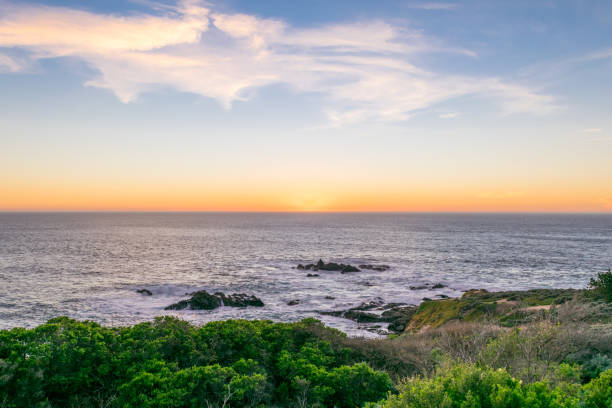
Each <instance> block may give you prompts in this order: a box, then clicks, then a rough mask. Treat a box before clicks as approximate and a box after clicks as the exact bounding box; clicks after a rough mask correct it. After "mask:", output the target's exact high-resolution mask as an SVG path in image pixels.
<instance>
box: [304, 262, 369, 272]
mask: <svg viewBox="0 0 612 408" xmlns="http://www.w3.org/2000/svg"><path fill="white" fill-rule="evenodd" d="M297 269H301V270H307V271H336V272H342V273H349V272H359V271H360V270H359V268H356V267H354V266H353V265H347V264H339V263H335V262H329V263H325V262H323V260H322V259H319V261H318V262H317V263H316V264H307V265H302V264H298V266H297Z"/></svg>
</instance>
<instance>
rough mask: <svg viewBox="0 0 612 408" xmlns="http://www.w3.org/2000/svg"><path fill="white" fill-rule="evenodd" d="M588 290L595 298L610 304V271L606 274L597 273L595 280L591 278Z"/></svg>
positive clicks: (611, 287)
mask: <svg viewBox="0 0 612 408" xmlns="http://www.w3.org/2000/svg"><path fill="white" fill-rule="evenodd" d="M589 289H590V290H591V292H592V293H593V294H594V295H595V297H596V298H601V299H604V300H605V301H607V302H612V271H610V269H608V272H602V273H599V274H598V275H597V278H591V281H590V282H589Z"/></svg>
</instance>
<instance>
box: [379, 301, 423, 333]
mask: <svg viewBox="0 0 612 408" xmlns="http://www.w3.org/2000/svg"><path fill="white" fill-rule="evenodd" d="M416 311H417V307H416V306H397V307H394V308H391V309H388V310H385V311H384V312H383V313H382V314H381V317H382V318H383V319H385V321H387V322H389V330H391V331H394V332H396V333H401V332H403V331H404V330H405V329H406V327H407V326H408V324H409V323H410V319H412V316H413V315H414V314H415V313H416Z"/></svg>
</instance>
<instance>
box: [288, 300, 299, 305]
mask: <svg viewBox="0 0 612 408" xmlns="http://www.w3.org/2000/svg"><path fill="white" fill-rule="evenodd" d="M299 304H300V300H299V299H295V300H290V301H288V302H287V306H295V305H299Z"/></svg>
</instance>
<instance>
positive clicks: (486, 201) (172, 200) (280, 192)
mask: <svg viewBox="0 0 612 408" xmlns="http://www.w3.org/2000/svg"><path fill="white" fill-rule="evenodd" d="M0 211H178V212H181V211H184V212H188V211H228V212H232V211H236V212H285V211H287V212H612V200H609V199H606V198H604V197H602V196H600V195H598V191H594V189H588V188H583V189H581V190H575V189H574V190H565V191H564V190H557V191H553V190H548V191H547V190H544V189H535V188H534V189H532V190H527V191H508V192H504V191H492V192H490V191H485V192H483V191H479V190H477V189H474V188H463V189H459V188H455V189H447V190H433V189H429V190H428V189H422V188H421V189H419V188H414V189H406V191H400V190H393V189H390V188H386V189H378V190H377V189H374V188H364V189H362V190H360V191H355V190H350V189H344V190H333V189H331V188H320V189H313V188H304V190H300V189H299V188H292V189H282V188H278V189H274V188H272V187H270V186H265V187H261V188H259V189H257V188H245V187H242V188H240V187H236V188H229V187H228V188H223V189H220V188H211V189H198V188H186V186H181V187H174V188H173V187H165V188H141V189H136V188H132V187H130V186H115V187H111V188H109V187H107V186H106V187H105V188H100V186H91V187H90V188H74V187H73V186H63V187H62V186H57V185H55V186H45V187H41V186H38V187H37V188H28V187H26V186H23V185H22V186H14V187H13V188H8V189H5V190H4V194H3V197H2V199H1V200H0Z"/></svg>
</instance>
